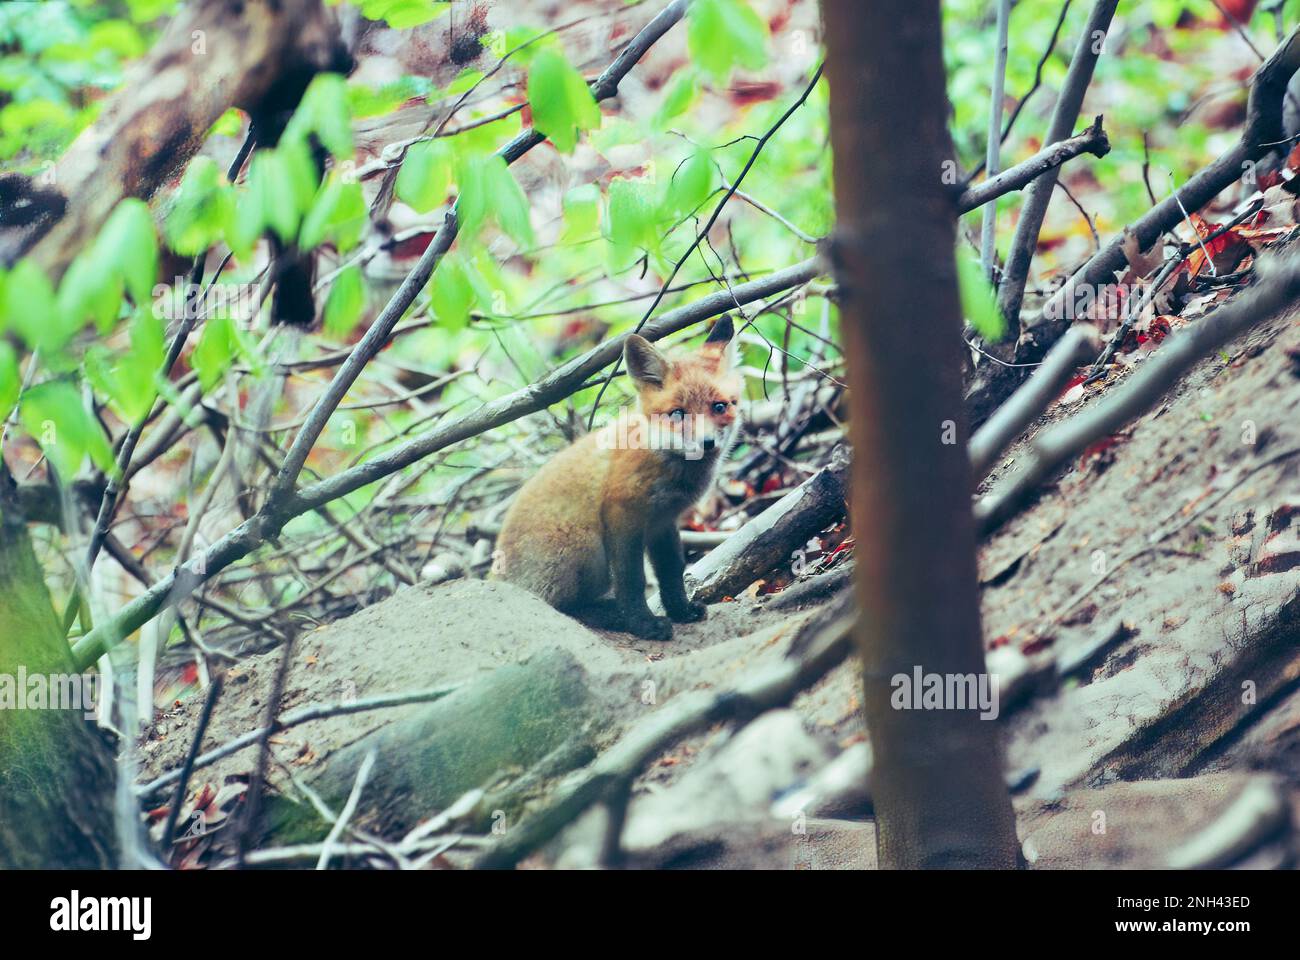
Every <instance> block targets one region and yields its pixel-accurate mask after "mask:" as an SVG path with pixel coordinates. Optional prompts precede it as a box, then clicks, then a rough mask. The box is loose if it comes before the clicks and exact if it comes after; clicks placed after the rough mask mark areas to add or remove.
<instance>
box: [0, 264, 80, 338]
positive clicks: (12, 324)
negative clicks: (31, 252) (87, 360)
mask: <svg viewBox="0 0 1300 960" xmlns="http://www.w3.org/2000/svg"><path fill="white" fill-rule="evenodd" d="M78 327H79V325H77V326H74V325H72V324H71V323H67V322H65V321H64V319H63V314H62V313H61V312H60V311H59V309H58V307H57V306H56V304H55V300H54V290H53V288H52V287H51V286H50V278H49V277H47V276H46V275H45V271H44V270H42V269H41V268H40V267H38V266H37V265H36V264H35V263H33V262H32V261H30V260H19V261H18V263H17V264H16V265H15V266H14V268H13V269H12V270H11V271H9V276H8V277H7V278H6V279H5V284H4V289H3V290H0V328H2V329H8V330H13V331H14V332H15V333H17V334H18V336H20V337H22V339H23V342H24V343H26V344H27V346H28V348H29V349H32V350H35V349H38V348H39V349H40V350H41V351H42V352H45V353H49V352H54V351H57V350H59V349H61V348H62V347H63V345H64V344H66V343H67V342H68V340H70V339H71V338H72V335H73V334H74V333H76V332H77V329H78Z"/></svg>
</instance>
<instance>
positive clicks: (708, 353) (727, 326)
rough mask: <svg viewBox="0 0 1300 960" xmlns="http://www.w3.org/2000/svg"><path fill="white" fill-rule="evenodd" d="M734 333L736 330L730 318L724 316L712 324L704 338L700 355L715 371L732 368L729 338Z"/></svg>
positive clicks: (732, 359)
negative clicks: (724, 367)
mask: <svg viewBox="0 0 1300 960" xmlns="http://www.w3.org/2000/svg"><path fill="white" fill-rule="evenodd" d="M735 333H736V328H735V326H734V325H733V324H732V322H731V317H730V316H729V315H727V314H724V315H723V316H721V317H718V319H717V321H716V322H715V323H714V324H713V329H712V330H710V331H709V335H708V336H707V337H705V338H704V346H703V347H701V348H700V353H701V354H702V355H703V356H704V358H705V359H706V360H708V361H709V362H710V363H711V364H712V365H713V367H714V368H715V369H716V368H718V367H723V366H727V367H729V366H732V364H733V361H734V359H735V357H734V353H733V351H732V349H731V338H732V337H733V336H735Z"/></svg>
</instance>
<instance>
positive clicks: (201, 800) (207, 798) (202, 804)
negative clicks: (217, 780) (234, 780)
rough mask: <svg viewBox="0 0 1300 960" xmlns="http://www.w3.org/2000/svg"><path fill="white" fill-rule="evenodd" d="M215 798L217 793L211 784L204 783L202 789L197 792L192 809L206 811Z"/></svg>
mask: <svg viewBox="0 0 1300 960" xmlns="http://www.w3.org/2000/svg"><path fill="white" fill-rule="evenodd" d="M216 798H217V791H216V790H215V789H214V788H213V786H212V784H210V783H205V784H204V785H203V789H202V790H200V791H199V795H198V796H197V797H195V798H194V809H195V810H206V809H207V808H208V807H209V806H211V804H212V801H213V800H215V799H216Z"/></svg>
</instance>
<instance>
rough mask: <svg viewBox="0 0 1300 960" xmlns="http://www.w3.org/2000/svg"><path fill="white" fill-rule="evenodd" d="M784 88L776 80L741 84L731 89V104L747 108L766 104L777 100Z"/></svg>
mask: <svg viewBox="0 0 1300 960" xmlns="http://www.w3.org/2000/svg"><path fill="white" fill-rule="evenodd" d="M783 89H784V88H783V87H782V86H781V84H779V83H777V82H776V81H775V80H769V81H762V82H739V83H736V84H733V85H732V87H731V91H730V92H731V102H732V103H733V104H735V105H736V106H738V107H747V106H749V105H750V104H754V103H766V102H767V101H769V100H774V99H776V97H777V96H779V95H780V93H781V91H782V90H783Z"/></svg>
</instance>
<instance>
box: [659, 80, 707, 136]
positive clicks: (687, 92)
mask: <svg viewBox="0 0 1300 960" xmlns="http://www.w3.org/2000/svg"><path fill="white" fill-rule="evenodd" d="M699 92H700V80H699V76H698V74H696V72H695V71H694V70H679V71H677V73H676V75H674V77H673V79H672V81H671V82H670V83H669V84H668V92H667V93H665V94H664V99H663V102H662V103H661V104H659V109H658V110H657V111H655V115H654V119H653V120H652V121H651V125H652V126H653V127H654V129H656V130H663V129H664V128H665V127H667V126H668V121H670V120H672V119H674V118H675V117H680V116H681V115H682V114H683V113H685V112H686V111H687V110H689V109H690V107H691V104H693V103H694V102H695V98H696V97H697V96H698V95H699Z"/></svg>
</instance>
